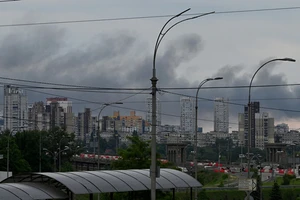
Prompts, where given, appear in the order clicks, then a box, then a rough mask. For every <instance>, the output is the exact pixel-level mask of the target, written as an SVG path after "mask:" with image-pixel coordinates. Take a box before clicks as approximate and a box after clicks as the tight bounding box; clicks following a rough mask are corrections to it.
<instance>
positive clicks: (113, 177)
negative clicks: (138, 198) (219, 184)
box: [0, 169, 202, 200]
mask: <svg viewBox="0 0 300 200" xmlns="http://www.w3.org/2000/svg"><path fill="white" fill-rule="evenodd" d="M49 180H52V181H50V182H54V183H56V186H57V185H59V186H62V187H60V188H56V187H54V185H51V184H49ZM43 182H45V183H43ZM201 186H202V185H201V184H200V183H199V182H198V181H197V180H196V179H194V178H193V177H191V176H190V175H188V174H186V173H183V172H181V171H178V170H173V169H161V170H160V177H159V178H156V188H157V189H177V188H194V187H201ZM61 188H65V189H68V190H70V191H71V192H72V193H74V194H93V193H109V192H128V191H141V190H150V189H151V179H150V173H149V169H134V170H103V171H80V172H63V173H33V174H31V175H28V176H27V177H26V176H24V175H23V176H22V177H21V178H19V177H18V176H15V177H11V178H8V179H6V180H4V181H3V182H2V183H1V184H0V199H9V200H15V199H24V200H31V199H63V198H66V197H67V194H66V193H64V192H62V191H61V190H60V189H61Z"/></svg>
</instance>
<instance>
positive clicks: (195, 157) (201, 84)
mask: <svg viewBox="0 0 300 200" xmlns="http://www.w3.org/2000/svg"><path fill="white" fill-rule="evenodd" d="M221 79H223V77H216V78H207V79H205V80H203V81H202V82H201V83H200V84H199V86H198V88H197V92H196V103H195V137H194V140H195V141H194V169H195V179H196V180H197V176H198V174H197V171H198V169H197V166H198V161H197V144H198V142H197V140H198V139H197V132H198V93H199V90H200V89H201V87H202V86H203V85H204V84H205V83H206V82H208V81H214V80H221ZM197 198H198V196H197V188H195V200H197Z"/></svg>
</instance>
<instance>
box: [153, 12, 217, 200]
mask: <svg viewBox="0 0 300 200" xmlns="http://www.w3.org/2000/svg"><path fill="white" fill-rule="evenodd" d="M189 10H190V8H189V9H186V10H184V11H183V12H181V13H179V14H177V15H175V16H173V17H171V18H170V19H169V20H168V21H167V22H166V23H165V24H164V25H163V27H162V28H161V30H160V32H159V34H158V37H157V39H156V43H155V46H154V54H153V69H152V78H151V79H150V80H151V83H152V92H151V94H152V119H151V167H150V178H151V200H156V176H157V174H158V173H157V168H156V167H157V166H156V92H157V88H156V84H157V81H158V79H157V77H156V68H155V61H156V54H157V50H158V47H159V45H160V43H161V41H162V39H163V38H164V37H165V36H166V34H167V33H168V32H169V31H170V30H171V29H172V28H173V27H174V26H176V25H178V24H180V23H182V22H185V21H188V20H192V19H196V18H199V17H202V16H205V15H209V14H213V13H215V12H209V13H204V14H201V15H197V16H194V17H189V18H185V19H182V20H180V21H178V22H176V23H174V24H173V25H171V26H170V27H169V28H168V29H167V30H166V31H165V32H164V29H165V27H166V26H167V24H168V23H169V22H171V21H172V20H173V19H175V18H177V17H179V16H181V15H183V14H184V13H186V12H187V11H189ZM195 198H197V197H195Z"/></svg>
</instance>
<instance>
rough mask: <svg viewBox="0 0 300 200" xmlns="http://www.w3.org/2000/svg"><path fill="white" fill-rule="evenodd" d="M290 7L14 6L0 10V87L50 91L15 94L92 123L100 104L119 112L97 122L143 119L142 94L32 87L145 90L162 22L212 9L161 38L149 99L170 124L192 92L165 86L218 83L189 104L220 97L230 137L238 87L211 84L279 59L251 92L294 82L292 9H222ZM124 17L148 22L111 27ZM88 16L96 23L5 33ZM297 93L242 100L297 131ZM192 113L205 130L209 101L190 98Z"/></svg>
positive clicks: (132, 1) (35, 2)
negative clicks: (85, 115)
mask: <svg viewBox="0 0 300 200" xmlns="http://www.w3.org/2000/svg"><path fill="white" fill-rule="evenodd" d="M290 7H299V8H300V2H299V1H297V0H276V1H274V0H264V1H261V0H251V1H246V0H223V1H211V0H172V1H171V0H152V1H140V0H128V1H120V0H118V1H117V0H110V1H102V0H21V1H15V2H5V3H0V52H1V53H0V70H1V74H0V84H1V85H3V84H20V85H23V86H24V85H29V86H41V87H51V88H56V89H37V88H32V87H26V88H24V89H25V90H26V91H27V95H28V99H29V100H28V101H29V103H33V102H35V101H44V102H45V98H47V97H53V96H64V97H68V98H69V100H71V101H73V110H74V112H82V111H83V109H84V108H85V107H89V108H91V109H92V110H93V115H94V116H96V115H98V112H99V108H100V107H101V103H104V102H114V101H122V102H123V105H118V106H111V107H107V108H105V110H103V112H102V113H101V115H112V112H113V111H114V110H119V111H120V112H121V114H122V115H128V114H129V111H130V110H136V112H137V115H141V116H143V117H145V112H146V104H145V99H146V98H147V97H149V96H150V94H149V93H150V91H149V90H118V91H111V90H110V91H107V90H106V91H101V92H100V91H96V92H95V91H93V92H88V91H86V90H85V91H83V90H81V91H68V90H57V87H58V86H53V85H45V84H41V83H39V82H49V83H56V84H69V85H80V86H92V87H101V88H118V89H124V88H135V89H136V88H139V89H140V88H150V87H151V82H150V78H151V77H152V67H153V66H152V61H153V52H154V45H155V41H156V39H157V37H158V33H159V31H160V29H161V28H162V27H163V25H164V24H165V22H166V21H167V20H168V19H169V18H170V16H173V15H176V14H178V13H180V12H182V11H183V10H185V9H187V8H191V10H190V11H189V12H187V14H196V13H207V12H212V11H215V12H216V13H215V14H211V15H207V16H203V17H200V18H197V19H194V20H189V21H186V22H184V23H181V24H178V25H176V26H175V27H174V28H172V29H171V30H170V31H169V32H168V33H167V34H166V35H165V37H164V39H163V40H162V42H161V44H160V46H159V48H158V51H157V57H156V69H157V78H158V79H159V81H158V88H160V89H161V88H162V89H163V90H164V91H163V92H162V91H161V92H159V93H158V94H157V96H158V98H159V99H160V100H161V107H162V110H161V112H162V123H163V124H174V125H176V124H179V123H180V117H179V116H180V103H179V98H180V96H181V95H187V96H195V94H196V89H181V90H179V89H177V90H173V89H170V88H196V87H197V86H198V85H199V83H200V82H201V81H203V80H204V79H206V78H210V77H217V76H221V77H223V80H219V81H211V82H208V83H206V84H205V85H204V86H203V88H202V89H201V90H200V92H199V98H200V99H201V98H204V99H211V100H213V99H215V98H217V97H224V98H226V99H228V101H229V102H230V105H229V111H230V119H229V121H230V127H231V130H236V129H237V116H238V113H242V112H243V105H245V104H246V103H247V101H248V100H247V98H248V90H247V88H211V87H226V86H228V87H229V86H230V87H231V86H248V85H249V83H250V79H251V77H252V75H253V74H254V72H255V71H256V70H257V69H258V68H259V67H260V66H261V65H262V64H263V63H264V62H266V61H268V60H270V59H273V58H284V57H291V58H294V59H296V60H297V61H298V62H296V63H290V62H272V63H270V64H269V65H267V66H265V67H264V68H263V69H262V70H260V71H259V72H258V73H257V75H256V76H255V78H254V81H253V86H255V85H285V84H298V83H300V82H299V80H298V74H299V72H300V66H299V62H300V54H299V52H300V37H299V31H300V26H299V25H298V24H299V18H300V9H299V8H298V9H285V10H276V11H274V10H273V11H261V12H231V13H230V12H229V11H243V10H256V9H270V8H290ZM166 15H167V16H166ZM149 16H162V17H149ZM163 16H166V17H163ZM131 17H149V18H140V19H123V20H116V19H120V18H131ZM187 17H190V16H189V15H184V16H182V17H179V18H178V19H175V20H174V21H171V22H173V23H170V24H171V25H172V24H174V23H176V22H177V21H178V20H181V19H184V18H187ZM94 19H102V21H93V22H89V23H61V24H51V25H34V26H29V25H27V26H21V25H19V26H5V25H16V24H27V23H29V24H30V23H40V22H55V21H80V20H94ZM103 19H106V20H103ZM107 19H110V20H107ZM111 19H114V20H111ZM176 20H177V21H176ZM4 78H12V79H23V80H31V81H36V83H28V82H20V81H16V80H9V79H4ZM171 93H173V94H171ZM174 93H175V94H174ZM299 94H300V86H297V85H296V86H280V87H260V88H253V89H252V91H251V99H252V100H253V101H260V104H261V112H268V113H269V114H270V116H271V117H274V118H275V124H278V123H288V124H289V126H290V128H292V129H297V128H300V124H299V122H298V121H299V118H300V103H299V100H300V99H299V98H300V97H299ZM0 96H3V93H0ZM0 98H1V99H3V97H0ZM0 102H1V101H0ZM1 103H3V102H1ZM198 106H199V108H198V112H199V116H198V118H199V121H198V125H199V126H201V127H203V128H204V131H205V132H206V131H211V130H213V110H214V102H213V101H207V100H200V101H199V104H198Z"/></svg>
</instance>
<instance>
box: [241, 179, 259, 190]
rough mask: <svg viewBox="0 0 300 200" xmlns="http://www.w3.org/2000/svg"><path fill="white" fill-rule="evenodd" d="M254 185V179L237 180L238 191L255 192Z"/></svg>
mask: <svg viewBox="0 0 300 200" xmlns="http://www.w3.org/2000/svg"><path fill="white" fill-rule="evenodd" d="M256 184H257V183H256V179H251V178H250V179H239V190H243V191H255V190H256Z"/></svg>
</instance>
